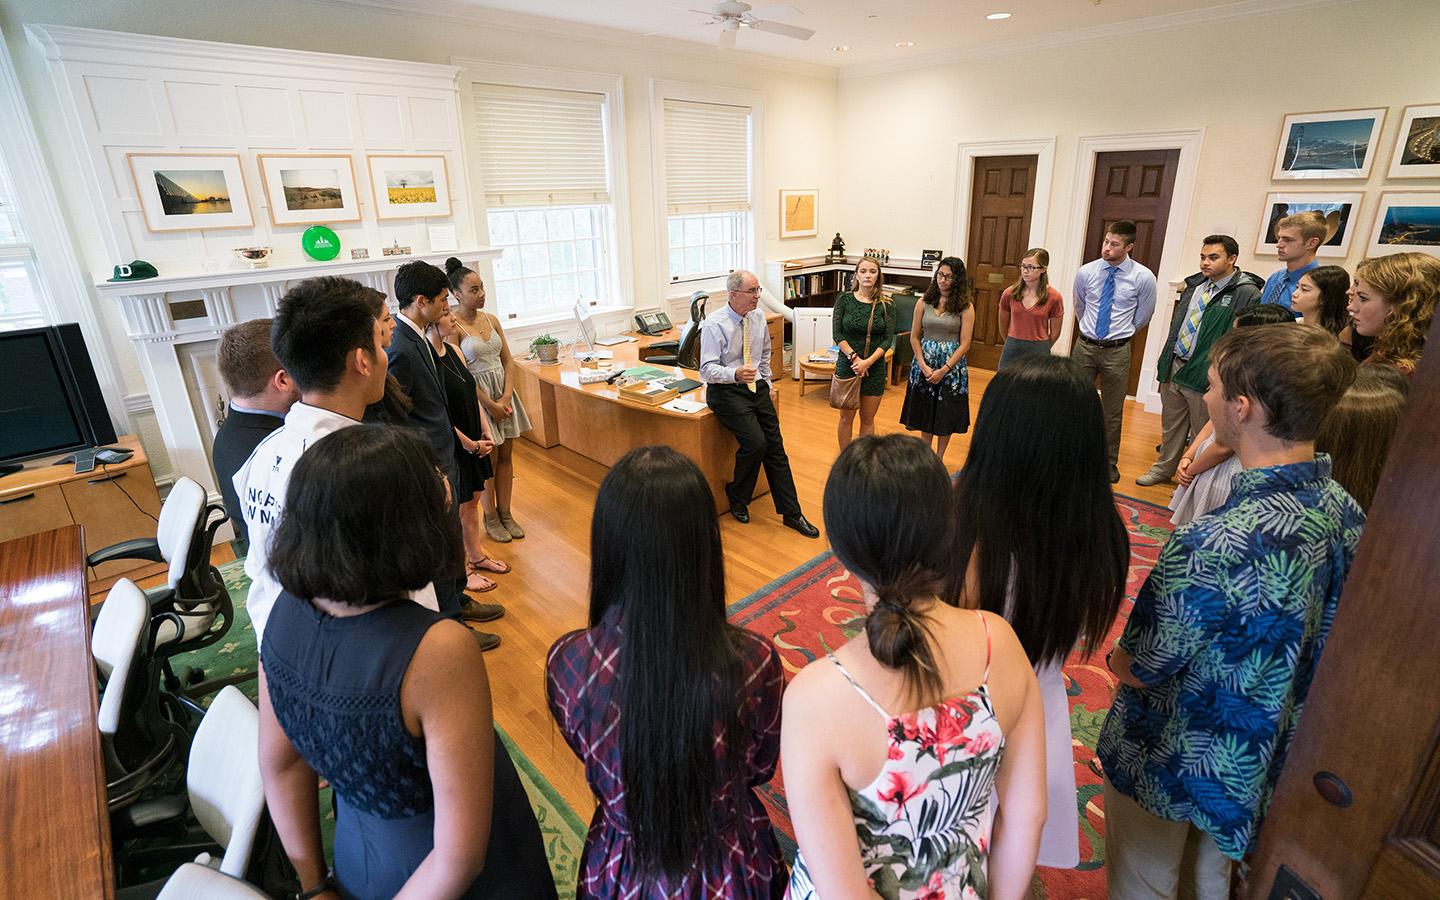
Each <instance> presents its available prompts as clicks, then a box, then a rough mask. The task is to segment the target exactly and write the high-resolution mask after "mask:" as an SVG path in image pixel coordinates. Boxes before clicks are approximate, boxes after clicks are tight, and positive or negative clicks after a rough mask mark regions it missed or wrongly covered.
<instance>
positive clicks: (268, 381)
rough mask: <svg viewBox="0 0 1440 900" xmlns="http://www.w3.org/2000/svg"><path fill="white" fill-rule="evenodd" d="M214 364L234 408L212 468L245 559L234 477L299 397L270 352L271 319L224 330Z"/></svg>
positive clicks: (246, 542) (245, 541)
mask: <svg viewBox="0 0 1440 900" xmlns="http://www.w3.org/2000/svg"><path fill="white" fill-rule="evenodd" d="M216 361H217V362H218V363H219V365H220V378H221V379H222V380H224V382H225V389H226V390H227V391H229V392H230V405H229V408H228V409H226V411H225V419H224V421H222V422H221V423H220V428H219V429H218V430H217V431H216V432H215V442H214V443H213V444H212V445H211V448H210V452H211V463H212V464H213V466H214V468H215V479H216V481H218V482H219V483H220V496H221V497H222V498H223V499H224V501H225V511H226V512H227V513H229V514H230V524H231V526H232V527H234V529H235V552H236V554H237V555H240V556H243V555H244V554H245V552H246V551H247V550H248V549H249V535H248V534H246V531H245V520H244V519H243V518H241V516H240V502H239V499H238V498H237V497H236V495H235V473H236V472H238V471H239V470H240V467H241V466H243V465H244V464H245V460H247V459H249V458H250V454H251V453H253V452H255V448H256V447H258V446H259V445H260V442H261V441H263V440H265V436H266V435H268V434H269V433H270V432H272V431H274V430H275V429H277V428H279V427H280V426H281V425H283V424H285V413H287V412H289V411H290V406H291V405H292V404H293V403H294V402H295V401H296V400H298V399H300V392H299V390H297V389H296V387H295V384H294V382H292V381H291V380H290V376H289V375H288V374H286V372H285V370H284V369H283V368H281V366H280V360H278V359H276V358H275V353H274V352H273V351H272V350H271V349H270V320H269V319H251V320H250V321H248V322H241V323H240V324H239V325H235V326H232V327H231V328H229V329H228V330H226V332H225V333H224V334H223V335H221V336H220V347H219V349H218V350H217V351H216Z"/></svg>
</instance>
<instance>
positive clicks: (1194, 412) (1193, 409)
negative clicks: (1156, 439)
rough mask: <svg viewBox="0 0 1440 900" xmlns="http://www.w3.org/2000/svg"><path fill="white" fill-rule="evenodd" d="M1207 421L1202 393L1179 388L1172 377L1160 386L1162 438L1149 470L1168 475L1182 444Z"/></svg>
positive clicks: (1174, 466)
mask: <svg viewBox="0 0 1440 900" xmlns="http://www.w3.org/2000/svg"><path fill="white" fill-rule="evenodd" d="M1208 421H1210V410H1209V409H1207V408H1206V406H1205V395H1204V394H1197V393H1196V392H1195V391H1192V390H1190V389H1189V388H1187V387H1181V386H1180V385H1178V384H1176V383H1175V382H1174V381H1173V380H1172V381H1167V382H1165V383H1164V384H1162V385H1160V427H1161V429H1162V430H1163V431H1164V437H1163V438H1161V442H1160V458H1159V459H1157V460H1155V465H1153V466H1151V467H1150V471H1152V472H1158V473H1160V474H1161V475H1164V476H1165V477H1166V478H1170V477H1172V476H1173V475H1174V474H1175V469H1176V468H1178V467H1179V465H1180V457H1181V456H1182V455H1183V454H1184V453H1185V447H1186V445H1187V444H1188V443H1189V442H1190V441H1191V440H1193V439H1194V437H1195V435H1197V434H1199V433H1200V429H1202V428H1204V427H1205V423H1206V422H1208Z"/></svg>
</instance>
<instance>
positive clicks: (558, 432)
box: [514, 337, 769, 512]
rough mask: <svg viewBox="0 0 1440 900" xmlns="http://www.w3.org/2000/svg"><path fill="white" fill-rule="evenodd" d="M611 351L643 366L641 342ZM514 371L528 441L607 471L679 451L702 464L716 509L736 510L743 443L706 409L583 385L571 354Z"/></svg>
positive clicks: (762, 485) (762, 487)
mask: <svg viewBox="0 0 1440 900" xmlns="http://www.w3.org/2000/svg"><path fill="white" fill-rule="evenodd" d="M656 340H659V338H658V337H657V338H656ZM606 349H608V350H609V351H611V352H612V353H613V354H614V355H615V359H614V360H613V362H614V363H618V364H620V365H621V366H623V367H625V368H629V367H631V366H637V365H640V364H641V360H640V351H641V345H640V344H639V343H628V344H616V345H615V346H613V347H608V348H606ZM601 365H603V366H609V365H611V363H610V362H602V363H601ZM655 368H658V369H662V370H665V371H668V372H671V373H673V374H676V375H684V376H686V377H688V378H693V379H695V380H696V381H699V380H700V373H698V372H696V371H695V370H693V369H681V368H678V367H676V366H656V367H655ZM514 371H515V390H516V392H518V393H519V394H520V400H521V402H522V403H524V404H525V412H526V414H528V415H529V417H530V424H531V426H532V427H531V430H530V431H527V432H525V437H526V438H527V439H529V440H531V441H533V442H534V443H536V444H539V445H540V446H541V447H546V448H549V447H554V446H557V445H558V446H562V447H566V448H567V449H570V450H573V451H575V452H576V453H579V454H580V455H581V456H584V457H587V458H589V459H593V460H595V461H596V462H598V463H600V464H601V465H604V466H613V465H615V463H616V462H617V461H619V459H620V457H622V456H624V455H625V454H626V453H628V452H629V451H631V450H633V449H635V448H636V447H645V446H649V445H652V444H664V445H667V446H670V447H673V448H674V449H675V450H678V451H679V452H681V453H683V454H685V455H686V456H688V457H690V458H691V459H692V460H694V461H695V463H696V464H697V465H698V466H700V471H701V472H703V473H704V475H705V482H706V483H707V484H708V485H709V486H710V494H711V496H712V497H713V498H714V500H715V509H716V511H717V512H724V511H726V510H728V509H729V508H730V501H729V499H728V498H726V496H725V484H726V482H728V481H729V480H730V478H731V476H732V475H734V473H735V451H736V450H737V449H739V446H740V445H739V443H737V442H736V440H735V436H734V435H732V434H731V433H730V432H729V431H728V430H727V429H726V428H725V426H723V425H721V424H720V420H719V419H716V418H715V414H714V413H712V412H711V411H710V410H709V409H708V408H706V409H702V410H700V411H699V412H695V413H678V412H672V411H670V410H668V409H661V408H660V407H658V406H645V405H643V404H639V403H634V402H631V401H628V400H621V399H620V393H619V391H618V390H617V389H616V388H615V387H613V386H611V385H609V384H606V383H605V382H603V381H601V382H597V383H595V384H583V385H582V384H581V383H580V364H579V363H578V362H576V360H575V359H574V358H573V357H570V356H568V355H567V357H566V358H562V359H561V360H560V362H559V364H557V365H553V366H546V365H541V364H540V362H539V360H534V359H516V360H515V370H514ZM683 396H684V398H685V399H686V400H693V401H695V402H696V403H704V402H705V388H704V387H700V388H697V389H695V390H693V391H690V392H688V393H686V394H684V395H683ZM768 490H769V485H768V484H767V483H766V481H765V475H764V473H763V472H762V473H761V475H760V480H759V481H758V482H757V483H756V485H755V496H757V497H758V496H760V495H761V494H763V493H765V492H766V491H768Z"/></svg>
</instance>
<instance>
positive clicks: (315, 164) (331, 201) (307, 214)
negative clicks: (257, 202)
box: [256, 153, 360, 228]
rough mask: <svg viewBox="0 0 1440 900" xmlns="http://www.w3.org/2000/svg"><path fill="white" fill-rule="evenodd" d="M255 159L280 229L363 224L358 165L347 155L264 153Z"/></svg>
mask: <svg viewBox="0 0 1440 900" xmlns="http://www.w3.org/2000/svg"><path fill="white" fill-rule="evenodd" d="M256 160H257V161H258V162H259V164H260V181H261V182H262V183H263V184H264V186H265V200H266V204H267V205H268V206H269V209H270V223H271V224H272V225H274V226H276V227H277V228H278V227H280V226H282V225H326V224H330V223H333V222H358V221H360V200H359V195H358V194H357V192H356V190H355V163H354V161H353V160H352V159H351V158H350V156H349V155H348V154H344V153H285V154H279V153H262V154H259V155H258V156H256Z"/></svg>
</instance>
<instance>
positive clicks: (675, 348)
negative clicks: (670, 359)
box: [646, 341, 680, 353]
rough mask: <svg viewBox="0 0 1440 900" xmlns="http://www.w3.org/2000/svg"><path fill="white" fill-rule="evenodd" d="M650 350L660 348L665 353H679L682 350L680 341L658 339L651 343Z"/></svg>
mask: <svg viewBox="0 0 1440 900" xmlns="http://www.w3.org/2000/svg"><path fill="white" fill-rule="evenodd" d="M646 349H648V350H659V351H661V352H664V353H678V352H679V350H680V342H679V341H656V342H655V343H653V344H651V345H650V346H649V347H648V348H646Z"/></svg>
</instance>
